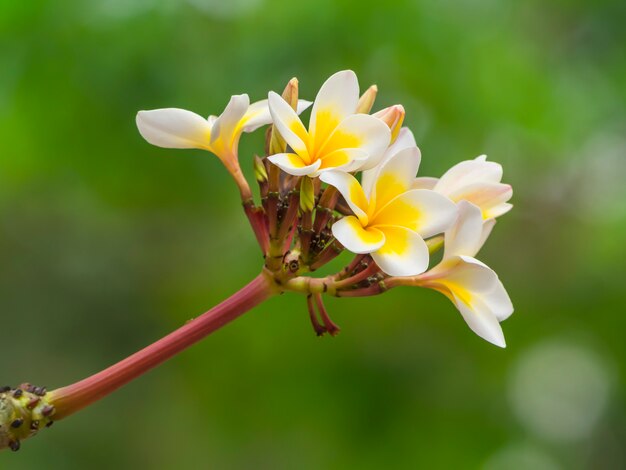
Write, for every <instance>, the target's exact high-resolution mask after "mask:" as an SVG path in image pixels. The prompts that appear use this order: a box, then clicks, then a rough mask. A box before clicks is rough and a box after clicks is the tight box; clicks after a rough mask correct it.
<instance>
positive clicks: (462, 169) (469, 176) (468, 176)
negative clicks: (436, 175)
mask: <svg viewBox="0 0 626 470" xmlns="http://www.w3.org/2000/svg"><path fill="white" fill-rule="evenodd" d="M485 158H486V157H485V156H484V155H481V156H480V157H478V158H476V159H475V160H466V161H463V162H460V163H457V164H456V165H454V166H453V167H452V168H450V169H449V170H448V171H446V173H445V174H444V175H443V176H442V177H441V178H440V179H439V182H438V183H437V186H436V187H435V191H437V192H440V193H441V194H445V195H446V196H448V195H449V194H450V193H452V192H453V191H456V190H457V189H459V188H461V187H463V186H466V185H468V184H473V183H476V182H486V183H499V182H500V180H501V179H502V166H501V165H500V164H498V163H495V162H488V161H486V160H485Z"/></svg>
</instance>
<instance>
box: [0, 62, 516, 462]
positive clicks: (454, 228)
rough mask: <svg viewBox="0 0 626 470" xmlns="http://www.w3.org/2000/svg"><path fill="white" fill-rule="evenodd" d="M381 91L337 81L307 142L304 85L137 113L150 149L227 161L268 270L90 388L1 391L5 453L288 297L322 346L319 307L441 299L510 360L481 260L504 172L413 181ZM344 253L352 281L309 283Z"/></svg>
mask: <svg viewBox="0 0 626 470" xmlns="http://www.w3.org/2000/svg"><path fill="white" fill-rule="evenodd" d="M377 91H378V89H377V87H376V86H375V85H373V86H371V87H370V88H369V89H368V90H367V91H366V92H365V93H364V94H363V95H361V96H360V97H359V93H358V92H359V90H358V81H357V78H356V75H355V74H354V73H353V72H351V71H343V72H339V73H337V74H335V75H333V76H332V77H330V78H329V79H328V80H327V81H326V82H325V83H324V85H322V88H321V89H320V91H319V93H318V95H317V97H316V99H315V103H313V106H312V110H311V117H310V120H309V125H308V128H307V127H305V126H304V124H303V123H302V121H301V120H300V117H299V114H300V113H301V112H302V111H303V110H304V109H306V108H307V107H308V106H309V105H311V103H310V102H306V101H303V100H299V99H298V94H299V90H298V81H297V80H296V79H292V80H290V81H289V83H288V84H287V86H286V88H285V90H284V91H283V94H282V95H278V94H276V93H273V92H270V93H269V95H268V99H267V100H261V101H258V102H256V103H253V104H250V100H249V97H248V95H245V94H244V95H235V96H233V97H231V100H230V101H229V103H228V105H227V106H226V108H225V110H224V111H223V113H222V114H221V115H220V116H219V117H218V116H210V117H209V118H208V119H205V118H203V117H201V116H200V115H197V114H195V113H192V112H190V111H186V110H181V109H176V108H167V109H160V110H152V111H141V112H139V113H138V115H137V125H138V128H139V131H140V133H141V134H142V136H143V137H144V138H145V139H146V140H147V141H148V142H150V143H152V144H154V145H157V146H160V147H165V148H198V149H203V150H208V151H210V152H211V153H213V154H215V155H216V156H217V157H218V158H219V159H220V160H221V161H222V163H223V164H224V165H225V167H226V168H227V170H228V171H229V173H230V174H231V176H232V177H233V178H234V179H235V181H236V183H237V186H238V188H239V191H240V194H241V198H242V206H243V210H244V213H245V215H246V217H247V218H248V220H249V222H250V226H251V227H252V230H253V232H254V234H255V237H256V240H257V242H258V245H259V247H260V249H261V252H262V255H263V257H264V267H263V269H262V272H261V274H259V276H257V277H256V278H255V279H254V280H252V281H251V282H250V283H249V284H247V285H246V286H245V287H243V288H242V289H241V290H240V291H238V292H237V293H235V294H234V295H232V296H231V297H229V298H228V299H226V300H225V301H223V302H222V303H220V304H219V305H217V306H215V307H213V308H212V309H211V310H209V311H207V312H206V313H204V314H202V315H200V316H199V317H197V318H196V319H194V320H192V321H190V322H187V323H186V324H185V325H184V326H182V327H180V328H179V329H177V330H176V331H174V332H172V333H170V334H169V335H167V336H165V337H163V338H162V339H160V340H158V341H156V342H155V343H153V344H151V345H149V346H147V347H146V348H144V349H142V350H140V351H138V352H136V353H135V354H132V355H131V356H129V357H127V358H126V359H123V360H122V361H120V362H118V363H117V364H115V365H112V366H111V367H109V368H107V369H105V370H103V371H101V372H98V373H96V374H94V375H92V376H90V377H88V378H86V379H83V380H81V381H78V382H76V383H74V384H72V385H68V386H66V387H62V388H58V389H56V390H53V391H51V392H47V391H46V389H45V388H42V387H35V386H32V385H30V384H22V385H20V386H19V387H17V388H15V389H14V388H11V387H4V388H0V449H2V448H10V449H12V450H18V449H19V448H20V443H21V441H22V440H23V439H26V438H28V437H30V436H33V435H34V434H36V433H37V432H38V431H39V430H40V429H41V428H42V427H46V426H49V425H51V424H52V423H53V422H54V421H57V420H60V419H63V418H65V417H67V416H70V415H72V414H74V413H76V412H77V411H79V410H81V409H83V408H84V407H86V406H89V405H90V404H92V403H94V402H96V401H98V400H100V399H102V398H104V397H106V396H107V395H109V394H110V393H112V392H114V391H115V390H117V389H119V388H120V387H122V386H123V385H125V384H127V383H128V382H130V381H132V380H134V379H135V378H137V377H139V376H141V375H142V374H144V373H146V372H148V371H149V370H151V369H153V368H154V367H156V366H158V365H159V364H161V363H163V362H164V361H167V360H168V359H170V358H171V357H173V356H174V355H176V354H178V353H180V352H181V351H183V350H185V349H187V348H188V347H190V346H191V345H193V344H195V343H196V342H198V341H200V340H201V339H203V338H205V337H206V336H207V335H209V334H211V333H212V332H214V331H216V330H217V329H219V328H221V327H222V326H224V325H226V324H228V323H229V322H231V321H233V320H234V319H236V318H238V317H239V316H241V315H242V314H243V313H245V312H247V311H249V310H250V309H252V308H254V307H255V306H257V305H259V304H260V303H261V302H263V301H265V300H266V299H267V298H269V297H271V296H272V295H275V294H281V293H283V292H294V293H298V294H301V295H303V296H305V298H306V305H307V310H308V314H309V318H310V321H311V325H312V327H313V330H314V331H315V333H316V334H317V335H318V336H322V335H324V334H325V333H328V334H330V335H331V336H335V335H337V334H338V333H339V331H340V328H339V327H338V326H337V325H336V324H335V323H334V322H333V321H332V320H331V318H330V315H329V313H328V311H327V309H326V307H325V305H324V302H323V295H329V296H336V297H366V296H373V295H378V294H381V293H384V292H386V291H387V290H389V289H391V288H393V287H397V286H418V287H426V288H431V289H435V290H437V291H439V292H441V293H443V294H444V295H446V296H447V297H448V298H449V299H450V300H451V301H452V302H453V303H454V304H455V306H456V307H457V308H458V310H459V311H460V313H461V315H462V316H463V318H464V319H465V321H466V322H467V324H468V325H469V326H470V328H471V329H472V330H474V331H475V332H476V333H477V334H478V335H479V336H481V337H483V338H484V339H486V340H488V341H490V342H492V343H493V344H496V345H498V346H501V347H504V346H505V343H504V336H503V335H502V331H501V328H500V325H499V322H500V321H503V320H504V319H506V318H507V317H508V316H509V315H510V314H511V313H512V312H513V307H512V304H511V302H510V299H509V298H508V294H507V293H506V291H505V290H504V287H503V286H502V283H501V282H500V281H499V278H498V276H497V275H496V273H495V272H494V271H493V270H491V269H490V268H489V267H488V266H486V265H485V264H484V263H482V262H480V261H478V260H477V259H476V258H475V256H476V254H477V253H478V251H479V250H480V248H481V247H482V245H483V243H484V242H485V240H486V239H487V237H488V236H489V234H490V232H491V230H492V228H493V226H494V224H495V217H497V216H500V215H502V214H504V213H505V212H507V211H509V210H510V209H511V207H512V206H511V205H510V204H509V203H508V202H507V201H508V200H509V199H510V197H511V195H512V190H511V187H510V186H509V185H507V184H504V183H501V178H502V168H501V167H500V165H498V164H496V163H494V162H488V161H486V157H485V156H480V157H478V158H477V159H475V160H470V161H465V162H461V163H459V164H458V165H456V166H454V167H453V168H452V169H450V170H449V171H448V172H446V173H445V174H444V175H443V176H442V177H441V178H440V179H436V178H423V177H422V178H418V177H416V176H415V175H416V173H417V171H418V168H419V165H420V161H421V153H420V151H419V148H418V147H417V145H416V143H415V138H414V136H413V134H412V133H411V131H410V130H409V129H408V128H406V127H402V124H403V121H404V117H405V110H404V108H403V107H402V106H401V105H394V106H390V107H388V108H385V109H383V110H381V111H379V112H377V113H375V114H373V115H370V114H369V113H370V111H371V108H372V106H373V104H374V101H375V98H376V95H377ZM264 125H269V128H268V130H267V133H266V142H265V150H266V154H265V155H264V156H262V157H261V156H255V157H254V160H253V170H254V176H255V180H256V182H257V183H258V185H259V194H260V204H257V203H256V202H255V199H254V196H253V194H252V191H251V189H250V186H249V184H248V182H247V180H246V178H245V177H244V175H243V173H242V171H241V167H240V163H239V152H238V145H239V138H240V137H241V135H242V133H243V132H252V131H253V130H255V129H258V128H259V127H261V126H264ZM358 172H361V175H360V179H359V178H357V177H356V176H357V175H356V174H357V173H358ZM322 183H325V184H326V186H322ZM346 249H347V250H349V251H351V252H352V253H355V256H354V258H353V259H352V260H351V261H350V263H349V264H348V265H347V266H346V267H345V268H343V269H342V270H340V271H339V272H336V273H334V274H330V275H328V276H326V277H321V278H316V277H312V276H310V275H309V274H310V273H312V272H313V271H316V270H317V269H319V268H321V267H323V266H324V265H326V264H327V263H329V262H330V261H331V260H333V259H334V258H335V257H337V256H338V255H339V254H341V253H342V252H343V251H344V250H346ZM440 249H443V250H444V252H443V256H442V259H441V261H440V262H439V263H438V264H437V265H436V266H432V265H431V264H432V263H431V261H432V260H431V258H430V255H432V253H434V252H436V251H438V250H440Z"/></svg>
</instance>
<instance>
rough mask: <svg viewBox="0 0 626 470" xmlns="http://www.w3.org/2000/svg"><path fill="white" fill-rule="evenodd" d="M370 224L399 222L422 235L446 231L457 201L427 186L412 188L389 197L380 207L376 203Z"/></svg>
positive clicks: (454, 212)
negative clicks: (384, 204) (389, 199)
mask: <svg viewBox="0 0 626 470" xmlns="http://www.w3.org/2000/svg"><path fill="white" fill-rule="evenodd" d="M376 211H377V212H376V214H375V215H374V216H373V217H371V219H370V224H371V225H372V226H374V225H377V224H380V225H399V226H402V227H406V228H409V229H411V230H414V231H416V232H417V233H419V234H420V235H421V236H422V237H423V238H428V237H432V236H433V235H436V234H438V233H441V232H444V231H445V230H447V229H448V228H449V227H450V226H451V225H452V224H453V223H454V221H455V219H456V216H457V208H456V204H454V203H453V202H452V201H450V200H449V199H448V198H447V197H445V196H442V195H441V194H438V193H436V192H434V191H429V190H428V189H412V190H410V191H407V192H406V193H403V194H401V195H400V196H397V197H396V198H394V199H392V200H391V201H390V202H389V203H388V204H387V205H386V206H384V207H383V208H382V209H380V210H379V209H378V206H376Z"/></svg>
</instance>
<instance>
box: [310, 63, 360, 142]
mask: <svg viewBox="0 0 626 470" xmlns="http://www.w3.org/2000/svg"><path fill="white" fill-rule="evenodd" d="M358 102H359V81H358V80H357V78H356V74H355V73H354V72H353V71H352V70H344V71H342V72H337V73H336V74H334V75H332V76H331V77H330V78H328V80H326V82H324V84H323V85H322V87H321V88H320V91H319V92H318V93H317V96H316V97H315V102H314V103H313V109H312V110H311V124H310V125H309V133H310V134H311V136H313V137H314V139H315V142H314V143H313V145H314V147H315V148H316V149H318V148H320V147H321V145H322V144H323V143H324V142H325V141H326V139H327V138H328V137H329V136H330V134H331V133H332V131H333V130H334V129H335V128H336V127H337V126H338V125H339V123H341V121H343V120H344V119H345V118H346V117H348V116H349V115H351V114H354V113H355V112H356V107H357V104H358Z"/></svg>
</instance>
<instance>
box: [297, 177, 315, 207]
mask: <svg viewBox="0 0 626 470" xmlns="http://www.w3.org/2000/svg"><path fill="white" fill-rule="evenodd" d="M313 206H315V190H314V189H313V181H312V180H311V178H308V177H306V176H305V177H304V178H302V180H301V183H300V209H302V212H311V211H312V210H313Z"/></svg>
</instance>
